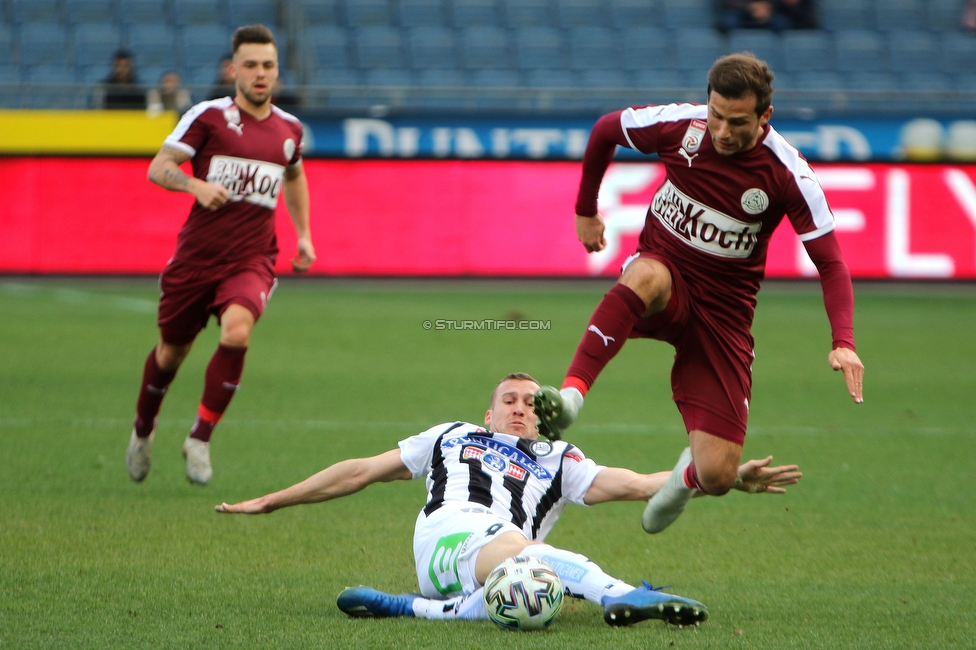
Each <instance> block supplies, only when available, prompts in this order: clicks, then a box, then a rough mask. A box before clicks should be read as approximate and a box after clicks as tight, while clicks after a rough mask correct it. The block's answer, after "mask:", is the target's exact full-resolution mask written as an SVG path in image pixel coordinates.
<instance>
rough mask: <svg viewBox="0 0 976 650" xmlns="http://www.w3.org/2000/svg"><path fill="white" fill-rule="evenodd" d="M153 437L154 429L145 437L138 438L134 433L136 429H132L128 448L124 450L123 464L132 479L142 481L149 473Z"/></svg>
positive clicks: (154, 434)
mask: <svg viewBox="0 0 976 650" xmlns="http://www.w3.org/2000/svg"><path fill="white" fill-rule="evenodd" d="M155 437H156V430H155V429H153V431H152V433H150V434H149V435H148V436H146V437H145V438H140V437H139V436H137V435H136V430H135V429H133V430H132V437H131V438H129V448H128V449H126V450H125V466H126V468H127V469H128V470H129V477H130V478H132V480H133V481H136V482H138V481H142V480H143V479H144V478H146V475H147V474H148V473H149V468H150V467H151V466H152V443H153V438H155Z"/></svg>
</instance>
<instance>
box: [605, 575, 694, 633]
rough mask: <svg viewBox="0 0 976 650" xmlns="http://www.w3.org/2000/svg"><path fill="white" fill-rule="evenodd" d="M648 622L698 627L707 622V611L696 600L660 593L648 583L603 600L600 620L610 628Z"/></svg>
mask: <svg viewBox="0 0 976 650" xmlns="http://www.w3.org/2000/svg"><path fill="white" fill-rule="evenodd" d="M649 618H654V619H659V620H662V621H667V622H668V623H670V624H671V625H698V624H699V623H701V622H702V621H704V620H705V619H707V618H708V608H707V607H705V606H704V605H702V604H701V603H700V602H698V601H697V600H691V599H690V598H682V597H681V596H674V595H672V594H665V593H662V592H660V591H658V590H657V589H655V588H654V587H652V586H651V585H650V584H649V583H647V582H645V583H644V584H643V586H640V587H637V588H636V589H634V590H633V591H630V592H627V593H626V594H624V595H622V596H605V597H604V598H603V620H605V621H606V622H607V624H609V625H613V626H620V625H633V624H634V623H639V622H641V621H646V620H647V619H649Z"/></svg>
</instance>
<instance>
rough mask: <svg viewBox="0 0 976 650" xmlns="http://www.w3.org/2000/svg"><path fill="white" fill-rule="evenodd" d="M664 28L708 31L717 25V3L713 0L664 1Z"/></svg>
mask: <svg viewBox="0 0 976 650" xmlns="http://www.w3.org/2000/svg"><path fill="white" fill-rule="evenodd" d="M662 8H663V12H662V15H663V18H664V25H663V26H664V27H667V28H669V29H706V28H709V29H710V28H712V27H713V26H714V25H715V3H714V2H713V1H712V0H664V4H663V7H662Z"/></svg>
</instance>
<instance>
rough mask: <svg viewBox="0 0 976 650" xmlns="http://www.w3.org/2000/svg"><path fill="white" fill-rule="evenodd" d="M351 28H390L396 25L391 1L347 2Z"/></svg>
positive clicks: (348, 19) (348, 0) (348, 22)
mask: <svg viewBox="0 0 976 650" xmlns="http://www.w3.org/2000/svg"><path fill="white" fill-rule="evenodd" d="M345 13H346V24H347V25H348V26H349V27H389V26H392V25H393V24H395V21H394V20H393V10H392V8H391V7H390V2H389V0H346V6H345Z"/></svg>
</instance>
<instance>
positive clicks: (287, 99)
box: [271, 77, 301, 113]
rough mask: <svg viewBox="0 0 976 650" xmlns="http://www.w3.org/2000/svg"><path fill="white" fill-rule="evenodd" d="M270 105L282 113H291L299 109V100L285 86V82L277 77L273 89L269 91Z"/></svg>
mask: <svg viewBox="0 0 976 650" xmlns="http://www.w3.org/2000/svg"><path fill="white" fill-rule="evenodd" d="M271 103H272V104H274V105H275V106H277V107H278V108H280V109H281V110H283V111H288V112H289V113H290V112H293V111H294V110H295V109H296V108H298V107H299V104H300V103H301V100H300V99H299V97H298V95H296V94H295V93H294V92H292V91H291V90H290V89H289V88H287V87H286V86H285V82H283V81H282V80H281V77H278V80H277V81H275V85H274V88H273V89H272V90H271Z"/></svg>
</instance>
